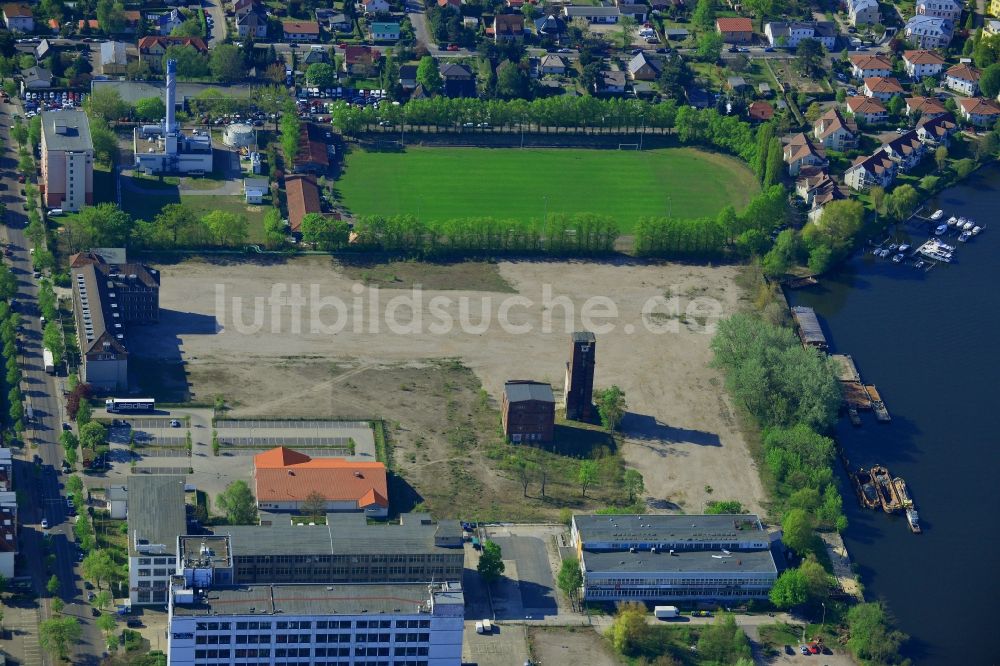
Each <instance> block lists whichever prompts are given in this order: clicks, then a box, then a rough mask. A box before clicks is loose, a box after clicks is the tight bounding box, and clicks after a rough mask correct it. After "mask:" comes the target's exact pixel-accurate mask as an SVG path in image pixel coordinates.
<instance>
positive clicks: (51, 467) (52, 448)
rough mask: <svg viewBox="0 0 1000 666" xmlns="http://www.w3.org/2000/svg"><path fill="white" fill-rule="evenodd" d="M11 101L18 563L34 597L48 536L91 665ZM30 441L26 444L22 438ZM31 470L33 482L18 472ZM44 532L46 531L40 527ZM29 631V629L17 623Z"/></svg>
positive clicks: (8, 152) (94, 658)
mask: <svg viewBox="0 0 1000 666" xmlns="http://www.w3.org/2000/svg"><path fill="white" fill-rule="evenodd" d="M20 111H21V110H20V109H19V108H18V107H16V106H14V105H13V104H0V119H2V120H3V122H2V125H3V130H2V131H0V135H3V136H4V138H5V139H6V143H5V146H6V149H5V150H3V151H2V153H0V191H2V192H3V194H2V198H3V202H4V203H5V204H6V206H7V226H5V227H3V234H4V236H5V238H6V240H7V241H9V242H11V243H13V246H14V247H13V256H12V257H10V258H9V263H10V265H11V270H12V271H13V273H14V276H15V277H16V278H17V280H18V294H17V299H18V301H19V303H20V305H19V308H18V310H19V312H20V313H21V331H22V334H21V337H22V340H23V343H22V351H21V358H20V360H21V370H22V374H23V383H22V386H23V389H24V396H25V402H26V404H27V405H30V406H31V408H32V410H33V412H34V417H35V420H34V422H33V423H31V424H30V425H29V429H28V430H26V431H25V434H24V439H25V444H26V446H25V448H24V450H23V452H22V453H23V456H24V462H23V463H21V464H20V465H19V467H21V468H22V469H23V470H24V473H22V474H20V476H19V477H18V476H15V487H16V489H17V490H18V491H20V492H22V493H23V494H24V496H25V503H24V505H23V507H22V511H21V516H20V522H21V530H20V535H19V536H20V540H21V547H22V558H21V559H22V561H23V562H27V563H28V570H29V573H30V574H31V577H32V579H33V582H34V585H35V591H36V592H37V593H39V596H40V597H41V596H42V594H43V592H44V590H45V584H46V582H47V581H48V578H49V575H47V573H46V569H45V556H44V554H43V548H44V540H45V539H49V540H50V542H51V552H52V553H54V554H55V556H56V563H55V567H54V572H55V575H56V576H57V577H58V578H59V580H60V582H61V583H62V589H61V591H60V596H61V597H62V599H63V602H64V603H65V604H66V605H65V610H64V614H68V615H75V616H77V617H78V618H80V621H81V625H82V628H83V637H82V640H81V643H80V644H79V645H77V646H76V647H75V650H74V653H75V654H74V655H73V659H72V660H73V663H77V664H96V663H98V661H99V655H101V654H102V653H103V651H104V649H103V648H104V641H103V638H102V636H101V633H100V631H99V630H98V629H97V627H96V626H95V625H94V623H93V622H92V621H91V618H90V610H89V607H87V606H86V604H85V598H84V597H83V592H82V590H81V589H80V588H81V585H82V580H81V578H80V576H79V575H78V573H77V566H76V565H77V552H78V549H77V546H76V544H75V543H74V539H73V529H72V527H73V526H72V523H70V521H69V516H68V515H67V513H66V498H65V495H63V494H62V493H63V491H64V489H63V476H62V475H61V472H60V470H61V465H62V461H63V455H62V446H61V445H60V444H59V434H60V432H61V428H62V421H61V416H62V414H61V407H60V404H59V402H58V400H57V399H56V395H57V393H56V391H57V390H58V388H57V386H56V380H55V378H54V377H52V376H50V375H48V374H47V373H46V372H45V370H44V366H43V364H42V330H41V324H40V322H39V319H38V314H39V313H38V307H37V299H38V284H37V282H36V281H35V279H34V278H33V277H32V266H31V254H30V248H29V244H28V240H27V238H25V235H24V228H25V226H26V224H27V215H26V214H25V210H24V203H23V198H22V197H21V195H20V188H21V186H20V185H19V184H18V182H17V176H16V173H15V169H16V165H17V157H16V146H15V144H14V141H13V140H12V139H11V138H10V126H11V124H12V118H13V115H12V114H16V113H20ZM29 443H31V444H34V445H35V446H34V447H33V448H29V446H28V444H29ZM35 455H37V456H39V457H40V459H41V464H40V465H35V464H32V457H33V456H35ZM29 475H34V480H33V482H28V483H26V482H25V481H27V479H26V477H28V476H29ZM43 518H45V519H47V520H48V521H49V529H48V530H43V529H42V528H41V525H40V523H41V521H42V519H43ZM45 532H47V536H45V535H43V533H45ZM42 603H43V608H42V617H43V618H44V617H47V616H48V615H49V602H48V600H47V599H46V600H44V601H43V602H42ZM25 629H27V630H29V631H37V628H36V627H27V628H25Z"/></svg>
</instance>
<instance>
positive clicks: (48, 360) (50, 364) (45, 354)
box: [42, 348, 56, 375]
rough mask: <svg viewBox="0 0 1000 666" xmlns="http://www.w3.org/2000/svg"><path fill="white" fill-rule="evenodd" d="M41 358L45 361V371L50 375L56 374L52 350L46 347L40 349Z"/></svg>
mask: <svg viewBox="0 0 1000 666" xmlns="http://www.w3.org/2000/svg"><path fill="white" fill-rule="evenodd" d="M42 360H43V361H44V363H45V372H47V373H49V374H50V375H54V374H56V363H55V359H53V358H52V352H51V351H49V350H48V349H46V348H43V349H42Z"/></svg>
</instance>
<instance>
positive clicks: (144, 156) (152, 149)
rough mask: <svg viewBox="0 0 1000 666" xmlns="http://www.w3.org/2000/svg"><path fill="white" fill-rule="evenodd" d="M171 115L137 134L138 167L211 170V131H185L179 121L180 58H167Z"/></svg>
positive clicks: (169, 170) (189, 171)
mask: <svg viewBox="0 0 1000 666" xmlns="http://www.w3.org/2000/svg"><path fill="white" fill-rule="evenodd" d="M165 104H166V107H167V117H166V118H165V119H164V120H163V124H162V125H144V126H143V127H141V128H139V127H137V128H136V129H135V131H134V133H133V147H134V150H135V167H136V169H139V170H141V171H144V172H146V173H149V174H159V173H180V174H192V175H201V174H206V173H211V171H212V169H213V166H212V137H211V136H210V135H209V134H208V133H204V134H201V133H197V132H195V133H193V134H184V133H183V132H181V130H180V125H179V124H178V123H177V121H176V120H175V115H174V114H175V113H176V105H177V61H176V60H168V61H167V90H166V99H165Z"/></svg>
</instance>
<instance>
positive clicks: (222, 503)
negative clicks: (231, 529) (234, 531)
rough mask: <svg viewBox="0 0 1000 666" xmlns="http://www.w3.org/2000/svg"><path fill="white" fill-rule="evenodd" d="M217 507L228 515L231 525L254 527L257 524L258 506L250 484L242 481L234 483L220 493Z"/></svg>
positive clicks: (216, 501)
mask: <svg viewBox="0 0 1000 666" xmlns="http://www.w3.org/2000/svg"><path fill="white" fill-rule="evenodd" d="M215 503H216V505H217V506H218V507H219V508H220V509H222V511H224V512H225V514H226V520H227V521H228V523H229V524H230V525H253V524H254V523H256V522H257V505H256V502H255V501H254V496H253V491H251V490H250V486H249V484H247V482H246V481H243V480H242V479H240V480H237V481H233V482H232V483H230V484H229V485H228V486H226V489H225V490H224V491H222V492H221V493H219V495H218V497H217V498H216V500H215Z"/></svg>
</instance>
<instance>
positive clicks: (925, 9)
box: [913, 0, 962, 25]
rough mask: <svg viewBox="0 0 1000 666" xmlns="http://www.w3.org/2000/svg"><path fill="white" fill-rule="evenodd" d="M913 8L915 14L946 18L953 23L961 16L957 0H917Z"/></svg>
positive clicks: (956, 22)
mask: <svg viewBox="0 0 1000 666" xmlns="http://www.w3.org/2000/svg"><path fill="white" fill-rule="evenodd" d="M913 10H914V11H915V12H916V14H917V16H936V17H937V18H943V19H948V20H949V21H951V23H952V24H953V25H956V24H958V21H959V19H960V18H961V17H962V4H961V3H959V2H958V1H957V0H917V3H916V5H915V6H914V8H913Z"/></svg>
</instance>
